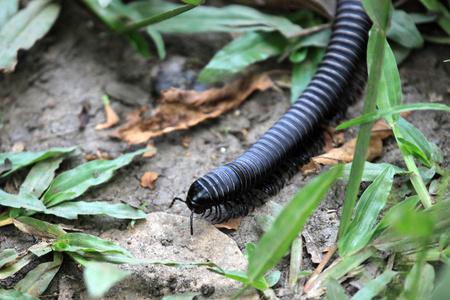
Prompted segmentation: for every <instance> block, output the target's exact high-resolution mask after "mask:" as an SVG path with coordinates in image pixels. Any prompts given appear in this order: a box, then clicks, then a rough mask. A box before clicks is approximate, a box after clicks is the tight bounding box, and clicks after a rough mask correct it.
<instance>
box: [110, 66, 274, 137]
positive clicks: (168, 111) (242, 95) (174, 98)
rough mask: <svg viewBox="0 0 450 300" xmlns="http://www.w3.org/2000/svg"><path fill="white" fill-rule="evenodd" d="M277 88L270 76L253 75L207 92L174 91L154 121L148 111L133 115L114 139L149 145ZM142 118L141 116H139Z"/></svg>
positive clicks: (165, 96)
mask: <svg viewBox="0 0 450 300" xmlns="http://www.w3.org/2000/svg"><path fill="white" fill-rule="evenodd" d="M272 86H273V82H272V80H271V79H270V77H269V74H268V73H263V74H258V75H255V74H249V75H247V76H245V77H244V78H241V79H239V80H236V81H234V82H232V83H229V84H227V85H225V86H224V87H222V88H214V89H210V90H207V91H204V92H198V91H194V90H182V89H177V88H171V89H170V90H168V91H163V92H162V93H161V96H160V98H159V100H158V101H159V102H160V103H161V104H162V105H161V106H160V107H158V108H157V109H155V111H154V113H153V115H152V116H151V117H150V118H147V119H142V117H141V116H142V114H143V113H144V112H145V111H146V109H144V108H141V109H139V110H137V111H135V112H133V113H132V116H131V115H130V116H129V118H127V119H128V122H127V123H126V124H124V125H123V126H121V127H119V128H117V129H116V130H114V131H113V132H112V133H110V136H112V137H117V138H119V139H121V140H124V141H126V142H128V143H129V144H140V143H145V142H147V141H148V140H149V139H150V138H152V137H155V136H159V135H162V134H165V133H168V132H171V131H174V130H184V129H188V128H189V127H192V126H194V125H197V124H198V123H200V122H203V121H205V120H207V119H210V118H216V117H218V116H219V115H221V114H223V113H224V112H226V111H229V110H231V109H233V108H235V107H237V106H239V105H240V104H241V103H242V102H243V101H244V100H245V99H247V98H248V96H250V94H252V93H253V92H254V91H256V90H260V91H264V90H266V89H268V88H270V87H272ZM138 116H139V117H138Z"/></svg>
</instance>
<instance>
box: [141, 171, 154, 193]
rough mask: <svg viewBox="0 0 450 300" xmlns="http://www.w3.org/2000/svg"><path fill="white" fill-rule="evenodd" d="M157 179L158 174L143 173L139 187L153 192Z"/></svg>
mask: <svg viewBox="0 0 450 300" xmlns="http://www.w3.org/2000/svg"><path fill="white" fill-rule="evenodd" d="M157 178H158V173H155V172H145V174H144V176H142V178H141V186H142V187H148V188H149V189H151V190H153V189H154V188H155V181H156V179H157Z"/></svg>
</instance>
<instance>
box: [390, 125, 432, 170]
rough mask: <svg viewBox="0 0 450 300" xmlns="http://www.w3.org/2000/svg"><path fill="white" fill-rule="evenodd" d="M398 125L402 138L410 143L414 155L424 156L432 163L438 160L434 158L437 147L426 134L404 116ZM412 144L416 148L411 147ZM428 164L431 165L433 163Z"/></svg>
mask: <svg viewBox="0 0 450 300" xmlns="http://www.w3.org/2000/svg"><path fill="white" fill-rule="evenodd" d="M396 126H397V128H398V130H399V131H400V134H401V135H402V138H403V139H404V140H406V141H408V142H409V143H410V144H408V146H410V149H411V150H412V154H413V155H414V157H416V158H417V157H423V158H425V159H426V160H427V161H428V162H431V163H436V162H437V161H435V160H434V158H436V154H434V155H433V153H435V148H434V147H432V146H431V144H430V143H429V142H428V141H427V139H426V138H425V136H424V135H423V134H422V133H421V132H420V131H419V130H418V129H417V128H415V127H414V126H413V125H412V124H411V123H409V122H408V121H406V120H405V119H403V118H401V119H400V120H399V121H398V122H397V124H396ZM411 144H412V145H413V146H415V148H413V147H411ZM427 165H428V166H429V167H431V164H427Z"/></svg>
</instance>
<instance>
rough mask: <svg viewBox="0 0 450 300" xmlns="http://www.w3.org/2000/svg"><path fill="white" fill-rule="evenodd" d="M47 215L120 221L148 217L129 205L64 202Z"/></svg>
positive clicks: (47, 210) (51, 209) (46, 212)
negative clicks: (91, 216)
mask: <svg viewBox="0 0 450 300" xmlns="http://www.w3.org/2000/svg"><path fill="white" fill-rule="evenodd" d="M44 213H45V214H52V215H55V216H58V217H61V218H65V219H76V218H77V217H78V215H107V216H110V217H113V218H118V219H145V218H146V217H147V215H146V214H145V213H144V212H143V211H142V210H139V209H137V208H134V207H132V206H130V205H128V204H121V203H117V204H111V203H108V202H98V201H96V202H84V201H71V202H64V203H61V204H58V205H56V206H53V207H51V208H48V209H46V210H45V211H44Z"/></svg>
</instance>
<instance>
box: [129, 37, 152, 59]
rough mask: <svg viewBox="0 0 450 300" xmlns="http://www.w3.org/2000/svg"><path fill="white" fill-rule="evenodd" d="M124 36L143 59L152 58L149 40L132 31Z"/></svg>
mask: <svg viewBox="0 0 450 300" xmlns="http://www.w3.org/2000/svg"><path fill="white" fill-rule="evenodd" d="M124 36H125V38H126V39H127V40H128V42H129V43H130V45H131V47H133V49H134V50H136V51H137V52H138V53H139V54H141V55H142V56H143V57H145V58H149V57H150V56H151V53H150V47H149V45H148V43H147V40H146V39H145V38H144V37H143V36H142V35H141V34H140V33H139V32H137V31H132V32H128V33H124Z"/></svg>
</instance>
